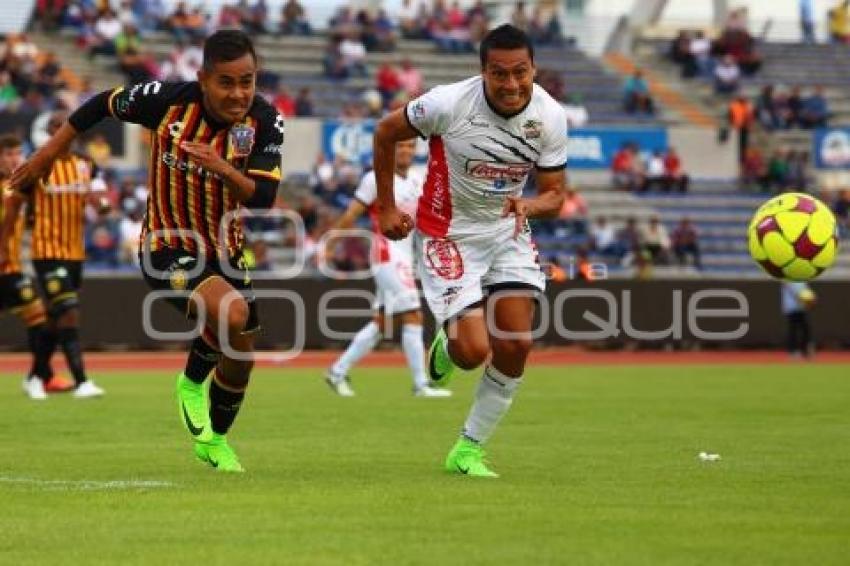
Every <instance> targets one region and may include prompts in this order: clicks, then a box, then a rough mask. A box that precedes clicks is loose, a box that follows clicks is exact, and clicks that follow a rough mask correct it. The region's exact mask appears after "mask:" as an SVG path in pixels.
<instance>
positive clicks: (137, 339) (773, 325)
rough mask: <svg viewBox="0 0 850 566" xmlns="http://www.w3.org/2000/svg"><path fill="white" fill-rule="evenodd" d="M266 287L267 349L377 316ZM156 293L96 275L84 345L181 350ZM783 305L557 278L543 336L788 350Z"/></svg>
mask: <svg viewBox="0 0 850 566" xmlns="http://www.w3.org/2000/svg"><path fill="white" fill-rule="evenodd" d="M257 288H258V289H262V290H274V291H276V292H277V293H278V295H285V296H279V297H278V298H276V299H260V300H259V303H260V310H261V319H262V322H263V327H264V332H263V334H262V336H260V338H259V341H258V343H259V345H260V346H261V347H262V348H264V349H275V350H277V351H280V350H286V349H288V348H289V347H291V346H292V345H293V344H294V343H296V342H297V341H298V340H297V336H298V333H297V332H296V329H298V328H300V329H301V330H302V334H303V342H304V344H303V345H304V347H305V348H307V349H328V348H338V347H341V346H343V345H344V343H345V341H346V340H347V337H346V336H344V335H338V336H333V335H330V336H329V335H328V334H329V333H328V332H327V330H325V331H324V332H323V331H322V326H323V325H325V326H326V327H327V328H329V329H330V330H332V331H334V332H338V333H346V332H347V333H350V334H353V333H354V332H356V331H357V330H358V329H359V328H360V327H361V326H362V324H364V323H365V321H366V320H368V318H369V305H370V301H369V297H368V292H369V291H371V289H372V285H371V283H370V282H369V281H356V282H355V281H347V282H340V281H332V280H329V279H294V280H281V281H277V280H271V281H258V282H257ZM813 288H814V290H815V291H816V293H817V294H818V304H817V305H816V307H815V308H814V309H813V311H812V313H811V314H812V320H813V325H814V336H815V338H816V340H817V342H818V343H819V344H820V345H821V346H826V347H830V348H838V347H848V346H850V327H848V323H847V321H848V320H850V302H848V301H847V292H846V290H847V286H846V284H845V283H840V282H816V283H814V284H813ZM351 290H355V291H359V292H360V295H359V296H350V295H349V296H348V297H344V296H341V295H343V294H344V293H345V292H346V291H351ZM331 292H333V293H336V295H337V296H336V298H335V299H333V300H328V297H329V295H327V294H328V293H331ZM147 293H148V288H147V286H146V285H145V283H144V282H143V281H142V280H141V279H140V278H137V277H129V278H123V279H107V278H104V279H101V278H93V279H87V280H86V281H85V285H84V289H83V293H82V313H83V317H82V339H83V343H84V347H85V348H87V349H109V350H112V349H138V348H142V349H174V348H181V349H182V348H183V347H184V345H185V341H184V340H178V339H172V340H166V341H158V340H154V339H152V338H150V337H149V336H147V335H146V333H145V331H144V327H143V324H142V320H143V313H142V305H143V303H144V299H145V296H146V295H147ZM706 294H708V295H712V294H713V295H714V296H706ZM323 296H324V297H325V302H326V304H327V306H329V307H330V308H333V309H337V310H336V314H335V315H334V314H333V313H325V314H322V313H321V312H320V309H319V305H320V303H321V301H322V297H323ZM293 300H294V301H296V302H297V301H303V308H302V309H301V310H300V312H299V310H298V309H297V308H295V307H293ZM779 302H780V301H779V285H778V284H777V283H775V282H772V281H758V282H730V281H605V282H598V283H594V284H592V285H588V284H576V283H562V284H552V285H550V288H549V289H548V291H547V294H546V298H545V299H544V301H543V305H544V308H543V309H541V310H542V311H543V313H544V314H542V315H541V314H539V315H538V322H539V323H542V324H543V327H544V329H545V331H543V332H541V335H540V336H539V337H538V340H537V341H538V343H540V344H545V345H566V344H575V343H584V344H586V345H588V346H593V347H601V348H614V347H622V346H623V345H626V344H627V343H631V344H632V345H636V346H637V347H649V348H658V347H662V346H667V345H670V346H672V347H679V346H683V347H689V346H693V345H696V344H699V345H700V347H702V348H706V349H708V348H712V349H732V348H753V347H781V346H782V345H783V344H784V340H785V320H784V317H783V316H782V314H781V312H780V311H779ZM339 309H359V312H357V311H354V312H353V313H349V315H348V317H347V318H345V317H344V316H343V315H344V313H341V311H340V310H339ZM299 317H300V318H299ZM299 320H300V322H296V321H299ZM151 321H152V324H153V326H154V328H156V329H158V330H160V331H168V332H177V331H185V330H188V329H190V328H191V325H190V324H189V323H187V322H186V321H185V320H184V319H183V318H182V316H181V315H180V314H179V313H177V312H176V310H174V309H173V308H171V307H169V306H168V305H165V304H163V303H161V302H155V303H153V308H152V309H151ZM429 324H432V323H430V322H429ZM430 328H432V326H431V327H429V329H430ZM648 332H655V333H656V336H654V337H647V336H645V335H641V333H648ZM722 332H725V333H727V334H728V333H737V334H740V336H739V337H737V338H731V339H730V338H728V337H727V338H721V339H718V336H719V335H715V336H706V334H705V333H722ZM570 333H571V334H570ZM581 333H584V334H581ZM25 347H26V336H25V332H24V329H23V327H22V326H21V325H20V323H19V322H18V321H17V320H15V319H14V318H13V317H12V316H11V315H9V314H5V315H3V316H2V318H0V349H2V350H23V349H24V348H25Z"/></svg>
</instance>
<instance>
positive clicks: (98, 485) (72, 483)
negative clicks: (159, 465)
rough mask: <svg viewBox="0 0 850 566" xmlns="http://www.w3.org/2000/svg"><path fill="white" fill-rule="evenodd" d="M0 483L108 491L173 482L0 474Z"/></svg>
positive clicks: (164, 486)
mask: <svg viewBox="0 0 850 566" xmlns="http://www.w3.org/2000/svg"><path fill="white" fill-rule="evenodd" d="M0 484H19V485H31V486H35V487H41V488H44V489H45V490H53V491H61V490H68V491H108V490H122V489H150V488H168V487H174V485H175V484H173V483H171V482H167V481H157V480H110V481H98V480H42V479H37V478H26V477H11V476H0Z"/></svg>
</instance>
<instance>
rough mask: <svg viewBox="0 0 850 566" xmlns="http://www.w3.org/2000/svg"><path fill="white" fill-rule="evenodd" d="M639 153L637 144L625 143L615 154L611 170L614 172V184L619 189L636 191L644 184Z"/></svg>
mask: <svg viewBox="0 0 850 566" xmlns="http://www.w3.org/2000/svg"><path fill="white" fill-rule="evenodd" d="M637 153H638V152H637V146H636V145H635V144H633V143H624V144H623V146H622V147H621V148H620V150H619V151H618V152H617V153H616V154H615V155H614V159H613V161H612V162H611V172H612V173H613V181H614V186H615V187H617V188H618V189H627V190H629V191H634V190H636V189H637V188H638V187H641V186H643V181H644V176H643V171H642V170H641V165H640V159H638V157H637Z"/></svg>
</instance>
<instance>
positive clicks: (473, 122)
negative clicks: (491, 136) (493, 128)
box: [469, 114, 490, 128]
mask: <svg viewBox="0 0 850 566" xmlns="http://www.w3.org/2000/svg"><path fill="white" fill-rule="evenodd" d="M469 125H470V126H475V127H476V128H489V127H490V123H489V122H488V121H487V120H485V119H484V118H482V117H481V116H479V115H478V114H474V115H472V116H470V117H469Z"/></svg>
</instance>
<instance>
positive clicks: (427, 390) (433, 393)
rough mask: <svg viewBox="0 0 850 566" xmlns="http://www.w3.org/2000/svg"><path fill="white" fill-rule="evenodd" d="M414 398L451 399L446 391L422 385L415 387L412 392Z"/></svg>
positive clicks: (450, 393) (449, 393) (449, 392)
mask: <svg viewBox="0 0 850 566" xmlns="http://www.w3.org/2000/svg"><path fill="white" fill-rule="evenodd" d="M413 396H414V397H451V396H452V392H451V391H449V390H448V389H439V388H437V387H430V386H428V385H423V386H422V387H417V388H416V389H414V390H413Z"/></svg>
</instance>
